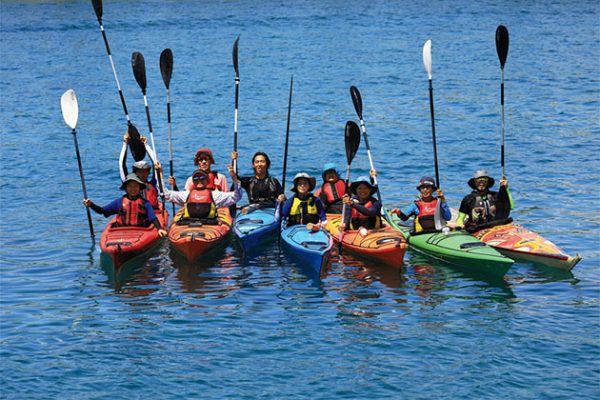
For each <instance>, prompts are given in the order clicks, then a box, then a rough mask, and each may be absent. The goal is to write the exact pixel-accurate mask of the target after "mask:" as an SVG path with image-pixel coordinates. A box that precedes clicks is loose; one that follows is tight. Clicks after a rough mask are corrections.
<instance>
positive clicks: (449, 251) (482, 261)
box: [386, 211, 514, 277]
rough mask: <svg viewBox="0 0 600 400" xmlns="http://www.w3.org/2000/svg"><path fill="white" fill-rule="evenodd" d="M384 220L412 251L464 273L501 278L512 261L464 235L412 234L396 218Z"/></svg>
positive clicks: (389, 216) (387, 217) (389, 217)
mask: <svg viewBox="0 0 600 400" xmlns="http://www.w3.org/2000/svg"><path fill="white" fill-rule="evenodd" d="M386 219H387V220H388V222H389V223H390V225H391V226H392V227H393V228H394V229H397V230H399V231H400V232H402V234H403V235H404V237H405V238H406V241H407V242H408V244H409V246H410V247H411V248H412V249H414V250H416V251H418V252H420V253H423V254H425V255H427V256H430V257H433V258H435V259H438V260H441V261H444V262H446V263H448V264H451V265H452V266H455V267H459V268H461V269H463V270H468V271H472V272H476V273H482V274H485V275H490V276H496V277H501V276H504V275H505V274H506V272H507V271H508V269H509V268H510V266H511V265H512V264H513V262H514V261H513V260H512V259H510V258H508V257H505V256H503V255H502V254H500V253H499V252H498V251H496V250H495V249H494V248H492V247H490V246H488V245H486V244H485V243H483V242H481V241H479V240H477V239H475V238H474V237H473V236H471V235H470V234H468V233H467V232H463V231H449V232H446V233H444V232H434V233H420V234H418V235H411V234H410V231H411V227H409V226H405V225H401V222H402V221H401V220H400V218H399V217H398V216H397V215H394V214H391V213H390V212H389V211H388V212H387V213H386Z"/></svg>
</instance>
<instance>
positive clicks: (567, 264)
mask: <svg viewBox="0 0 600 400" xmlns="http://www.w3.org/2000/svg"><path fill="white" fill-rule="evenodd" d="M473 236H474V237H476V238H477V239H479V240H481V241H482V242H484V243H487V244H488V245H490V246H492V247H494V248H495V249H497V250H499V251H500V252H501V253H502V254H505V255H506V256H508V257H510V258H513V259H515V260H522V261H527V262H533V263H538V264H543V265H547V266H549V267H554V268H560V269H564V270H567V271H570V270H571V269H573V267H574V266H575V265H576V264H577V263H578V262H579V261H580V260H581V256H580V255H579V254H577V255H576V256H574V257H573V256H570V255H568V254H567V253H565V252H564V251H563V250H561V249H560V248H559V247H558V246H557V245H555V244H554V243H552V242H551V241H549V240H548V239H546V238H544V237H542V236H540V235H538V234H537V233H535V232H532V231H530V230H529V229H527V228H525V227H523V226H520V225H517V224H513V223H509V224H504V225H498V226H494V227H491V228H485V229H481V230H479V231H477V232H475V233H473Z"/></svg>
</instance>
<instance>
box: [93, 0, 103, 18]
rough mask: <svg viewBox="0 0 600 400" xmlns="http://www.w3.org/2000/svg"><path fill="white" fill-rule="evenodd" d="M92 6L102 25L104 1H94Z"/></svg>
mask: <svg viewBox="0 0 600 400" xmlns="http://www.w3.org/2000/svg"><path fill="white" fill-rule="evenodd" d="M92 6H93V7H94V12H95V13H96V18H98V21H99V22H100V23H102V0H92Z"/></svg>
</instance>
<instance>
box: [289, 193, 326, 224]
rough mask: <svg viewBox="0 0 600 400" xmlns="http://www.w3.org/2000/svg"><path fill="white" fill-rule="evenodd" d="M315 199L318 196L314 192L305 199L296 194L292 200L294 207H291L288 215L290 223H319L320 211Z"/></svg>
mask: <svg viewBox="0 0 600 400" xmlns="http://www.w3.org/2000/svg"><path fill="white" fill-rule="evenodd" d="M315 199H316V198H315V197H314V196H313V195H312V194H311V195H309V196H308V197H307V198H306V199H303V200H302V199H299V198H298V197H296V196H294V197H293V200H292V207H291V208H290V215H289V216H288V224H289V225H297V224H303V225H304V224H308V223H312V224H316V223H318V222H319V214H318V213H319V211H318V210H317V204H316V202H315Z"/></svg>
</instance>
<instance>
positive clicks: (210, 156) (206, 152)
mask: <svg viewBox="0 0 600 400" xmlns="http://www.w3.org/2000/svg"><path fill="white" fill-rule="evenodd" d="M201 155H206V156H208V159H209V160H210V163H211V164H214V163H215V158H214V157H213V154H212V151H210V149H209V148H208V147H203V148H201V149H198V151H197V152H196V155H195V156H194V165H199V164H200V160H199V158H200V156H201Z"/></svg>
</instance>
